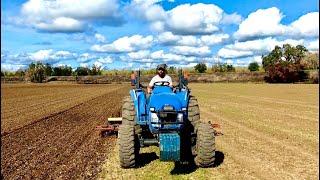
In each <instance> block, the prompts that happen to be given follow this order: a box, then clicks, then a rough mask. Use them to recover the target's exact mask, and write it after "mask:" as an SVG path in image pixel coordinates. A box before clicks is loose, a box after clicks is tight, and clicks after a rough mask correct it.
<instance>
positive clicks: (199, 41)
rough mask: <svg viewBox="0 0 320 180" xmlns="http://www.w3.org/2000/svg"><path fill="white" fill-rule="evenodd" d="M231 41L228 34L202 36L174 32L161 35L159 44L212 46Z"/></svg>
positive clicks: (158, 40) (158, 38)
mask: <svg viewBox="0 0 320 180" xmlns="http://www.w3.org/2000/svg"><path fill="white" fill-rule="evenodd" d="M228 39H229V35H228V34H212V35H202V36H191V35H184V36H182V35H174V34H173V33H172V32H163V33H160V34H159V35H158V37H157V42H158V43H160V44H162V45H175V46H212V45H215V44H219V43H222V42H224V41H226V40H228Z"/></svg>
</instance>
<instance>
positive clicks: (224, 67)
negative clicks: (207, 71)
mask: <svg viewBox="0 0 320 180" xmlns="http://www.w3.org/2000/svg"><path fill="white" fill-rule="evenodd" d="M211 70H212V72H235V71H236V69H235V68H234V67H233V66H232V65H231V64H227V63H223V64H221V63H218V64H215V65H213V66H212V68H211Z"/></svg>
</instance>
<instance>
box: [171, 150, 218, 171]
mask: <svg viewBox="0 0 320 180" xmlns="http://www.w3.org/2000/svg"><path fill="white" fill-rule="evenodd" d="M223 161H224V154H223V152H221V151H216V152H215V161H214V165H213V167H211V168H215V167H218V166H220V165H221V164H222V163H223ZM197 169H198V167H197V166H196V165H195V163H194V162H193V161H190V162H188V163H180V162H175V166H174V168H173V170H172V171H171V172H170V174H172V175H178V174H190V173H192V172H194V171H196V170H197Z"/></svg>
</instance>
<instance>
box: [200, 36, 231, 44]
mask: <svg viewBox="0 0 320 180" xmlns="http://www.w3.org/2000/svg"><path fill="white" fill-rule="evenodd" d="M200 39H201V41H202V44H203V45H206V46H212V45H215V44H219V43H222V42H224V41H225V40H227V39H229V35H228V34H212V35H205V36H201V37H200Z"/></svg>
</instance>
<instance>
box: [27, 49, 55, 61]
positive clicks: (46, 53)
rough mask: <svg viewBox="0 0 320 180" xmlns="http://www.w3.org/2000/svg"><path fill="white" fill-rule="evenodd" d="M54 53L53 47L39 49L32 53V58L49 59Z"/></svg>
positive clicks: (34, 59) (37, 59) (35, 59)
mask: <svg viewBox="0 0 320 180" xmlns="http://www.w3.org/2000/svg"><path fill="white" fill-rule="evenodd" d="M52 54H53V50H52V49H46V50H39V51H37V52H35V53H31V55H30V59H31V60H33V61H43V60H45V59H49V58H50V57H51V56H52Z"/></svg>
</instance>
